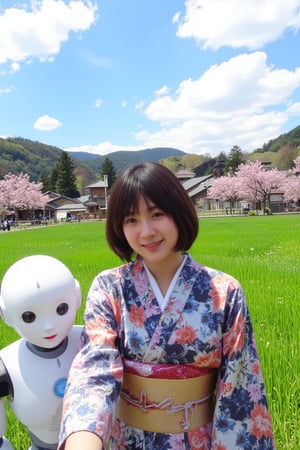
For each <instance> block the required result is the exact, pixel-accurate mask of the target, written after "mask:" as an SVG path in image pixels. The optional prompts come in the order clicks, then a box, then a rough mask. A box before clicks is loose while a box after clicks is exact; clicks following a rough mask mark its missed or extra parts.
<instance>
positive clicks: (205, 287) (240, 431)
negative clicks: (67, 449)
mask: <svg viewBox="0 0 300 450" xmlns="http://www.w3.org/2000/svg"><path fill="white" fill-rule="evenodd" d="M125 359H126V360H132V361H141V362H145V363H152V364H153V363H154V364H155V363H156V364H173V365H179V364H182V365H187V364H188V365H191V366H195V367H199V368H210V369H215V370H216V373H217V381H216V390H215V407H214V412H213V420H212V421H211V422H209V423H207V424H205V425H203V426H200V427H199V428H197V429H194V430H193V431H187V432H180V433H174V434H167V433H154V432H149V431H143V430H141V429H137V428H133V427H129V426H127V425H126V424H125V423H124V422H122V421H121V420H119V419H117V418H116V405H117V402H118V397H119V394H120V389H121V385H122V379H123V361H124V360H125ZM162 382H163V381H162ZM80 430H86V431H91V432H93V433H96V434H97V435H98V436H100V437H101V439H102V441H103V444H104V448H105V449H108V448H109V443H110V441H111V445H112V448H113V449H131V450H136V449H147V450H148V449H149V450H152V449H153V450H154V449H159V450H167V449H170V450H179V449H191V450H192V449H201V450H234V449H241V450H242V449H243V450H252V449H260V450H267V449H275V444H274V440H273V434H272V426H271V420H270V416H269V412H268V407H267V400H266V394H265V390H264V384H263V379H262V373H261V368H260V364H259V360H258V356H257V350H256V345H255V339H254V335H253V330H252V325H251V321H250V317H249V313H248V309H247V306H246V302H245V297H244V293H243V291H242V288H241V286H240V285H239V283H238V282H237V281H236V280H235V279H234V278H232V277H231V276H229V275H226V274H224V273H222V272H219V271H216V270H213V269H210V268H207V267H204V266H202V265H200V264H197V263H196V262H195V261H193V259H192V258H191V257H190V256H189V255H188V256H187V258H186V261H185V263H184V266H183V268H182V270H181V272H180V274H179V277H178V279H177V281H176V283H175V286H174V288H173V291H172V293H171V296H170V298H169V299H168V302H167V305H166V307H165V309H164V311H163V312H162V311H161V309H160V306H159V303H158V302H157V299H156V297H155V294H154V291H153V289H152V287H151V284H150V282H149V278H148V275H147V272H146V270H145V267H144V265H143V261H142V260H141V259H140V258H138V259H137V260H136V261H135V262H133V263H129V264H125V265H123V266H121V267H118V268H115V269H110V270H106V271H104V272H102V273H100V274H99V275H98V276H97V277H96V278H95V280H94V282H93V284H92V286H91V289H90V291H89V295H88V300H87V306H86V312H85V328H84V331H83V334H82V349H81V351H80V352H79V354H78V355H77V357H76V358H75V360H74V363H73V366H72V368H71V371H70V375H69V382H68V386H67V389H66V394H65V400H64V414H63V419H62V428H61V436H60V442H61V446H60V447H59V448H60V449H63V442H64V441H65V439H66V438H67V436H68V435H69V434H71V433H72V432H75V431H80Z"/></svg>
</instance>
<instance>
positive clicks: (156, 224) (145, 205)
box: [123, 196, 180, 270]
mask: <svg viewBox="0 0 300 450" xmlns="http://www.w3.org/2000/svg"><path fill="white" fill-rule="evenodd" d="M123 232H124V235H125V237H126V240H127V242H128V244H129V245H130V247H131V248H132V249H133V251H134V252H136V253H137V254H139V255H140V256H141V257H142V258H143V259H144V261H145V263H146V265H147V266H148V267H149V269H150V270H151V266H153V267H154V266H155V268H156V270H157V268H158V266H161V267H163V266H164V265H165V264H168V263H173V259H174V258H176V259H177V258H178V254H180V253H179V252H178V251H177V250H175V248H176V244H177V241H178V229H177V226H176V224H175V222H174V220H173V218H172V217H171V216H170V215H168V214H166V213H165V212H164V211H162V210H161V209H160V208H158V207H157V206H156V205H155V204H154V203H153V202H152V201H151V200H149V199H145V198H144V197H142V196H140V197H139V201H138V210H137V212H132V213H129V214H128V215H127V216H126V217H125V219H124V222H123Z"/></svg>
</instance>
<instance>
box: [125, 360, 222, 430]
mask: <svg viewBox="0 0 300 450" xmlns="http://www.w3.org/2000/svg"><path fill="white" fill-rule="evenodd" d="M123 362H124V376H123V385H122V390H121V393H120V397H119V402H118V413H117V416H118V418H119V419H120V420H122V421H123V422H124V423H125V424H127V425H128V426H131V427H134V428H138V429H141V430H144V431H151V432H155V433H167V434H172V433H182V432H187V431H191V430H195V429H197V428H199V427H200V426H203V425H205V424H207V423H208V422H211V421H212V418H213V411H214V400H213V394H214V390H215V385H216V370H214V369H208V368H202V369H201V368H197V367H195V366H191V365H173V364H172V365H171V364H147V363H143V362H138V361H130V360H124V361H123Z"/></svg>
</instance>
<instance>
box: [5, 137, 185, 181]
mask: <svg viewBox="0 0 300 450" xmlns="http://www.w3.org/2000/svg"><path fill="white" fill-rule="evenodd" d="M61 152H62V149H60V148H58V147H53V146H51V145H46V144H42V143H40V142H35V141H31V140H29V139H23V138H21V137H18V138H7V139H3V138H0V177H3V175H5V174H6V173H7V172H11V173H14V174H18V173H20V172H23V173H27V174H28V175H29V176H30V179H31V181H38V180H39V179H40V177H41V176H42V175H43V176H48V175H50V174H51V172H52V170H53V168H54V167H55V164H56V162H57V160H58V158H59V157H60V155H61ZM68 153H69V155H70V156H71V157H72V159H73V160H74V164H75V167H76V168H77V169H85V170H86V171H88V172H89V177H88V178H89V179H91V180H96V179H97V178H99V176H100V172H101V166H102V163H103V161H104V160H105V158H109V159H110V160H111V161H112V163H113V165H114V167H115V170H116V172H117V173H119V172H120V171H121V170H123V169H124V168H125V167H127V166H129V165H132V164H135V163H138V162H140V161H146V160H151V161H159V160H160V159H163V158H167V157H169V156H182V155H184V154H185V153H184V152H182V151H180V150H177V149H174V148H153V149H146V150H140V151H138V152H133V151H128V152H124V151H118V152H113V153H110V154H108V155H104V156H97V155H93V154H91V153H85V152H78V153H77V152H68Z"/></svg>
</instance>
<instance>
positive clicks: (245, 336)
mask: <svg viewBox="0 0 300 450" xmlns="http://www.w3.org/2000/svg"><path fill="white" fill-rule="evenodd" d="M233 448H235V449H239V448H240V449H243V450H252V449H254V448H255V449H261V450H267V449H269V450H271V449H272V450H273V449H275V444H274V439H273V433H272V425H271V419H270V415H269V411H268V405H267V399H266V393H265V388H264V382H263V377H262V372H261V367H260V362H259V359H258V354H257V348H256V343H255V338H254V334H253V328H252V323H251V319H250V315H249V311H248V307H247V304H246V300H245V296H244V293H243V290H242V288H241V287H240V286H239V285H238V283H237V282H236V283H235V284H233V285H232V286H231V287H229V289H228V296H227V303H226V306H225V311H224V323H223V336H222V361H221V367H220V371H219V377H218V382H217V392H216V407H215V414H214V422H213V433H212V446H211V450H219V449H222V450H232V449H233Z"/></svg>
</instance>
